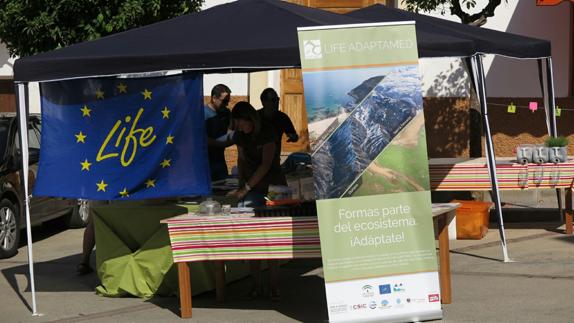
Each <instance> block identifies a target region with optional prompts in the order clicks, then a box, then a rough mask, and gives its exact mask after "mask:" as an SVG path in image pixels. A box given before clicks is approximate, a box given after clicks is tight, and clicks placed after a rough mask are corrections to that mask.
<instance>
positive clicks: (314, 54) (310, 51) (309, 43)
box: [303, 39, 323, 59]
mask: <svg viewBox="0 0 574 323" xmlns="http://www.w3.org/2000/svg"><path fill="white" fill-rule="evenodd" d="M303 50H304V56H305V59H319V58H323V52H322V50H321V40H320V39H313V40H304V41H303Z"/></svg>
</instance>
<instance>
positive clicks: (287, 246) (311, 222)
mask: <svg viewBox="0 0 574 323" xmlns="http://www.w3.org/2000/svg"><path fill="white" fill-rule="evenodd" d="M162 222H164V223H167V226H168V231H169V238H170V240H171V249H172V252H173V261H174V262H188V261H204V260H241V259H252V260H253V259H293V258H320V257H321V246H320V242H319V227H318V224H317V217H253V216H197V215H194V214H184V215H180V216H177V217H173V218H170V219H167V220H163V221H162Z"/></svg>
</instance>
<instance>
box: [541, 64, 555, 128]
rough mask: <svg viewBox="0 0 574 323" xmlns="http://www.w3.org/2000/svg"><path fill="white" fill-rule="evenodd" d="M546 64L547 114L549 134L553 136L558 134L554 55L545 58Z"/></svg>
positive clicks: (545, 94)
mask: <svg viewBox="0 0 574 323" xmlns="http://www.w3.org/2000/svg"><path fill="white" fill-rule="evenodd" d="M544 63H545V65H546V87H545V90H546V91H545V93H544V96H545V99H546V100H545V103H546V104H545V105H546V106H547V109H546V110H547V116H548V120H549V124H550V125H549V129H548V134H549V135H550V136H552V137H557V136H558V131H557V130H556V100H555V98H554V71H553V70H552V57H546V58H544Z"/></svg>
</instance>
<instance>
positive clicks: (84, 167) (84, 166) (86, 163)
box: [80, 158, 92, 171]
mask: <svg viewBox="0 0 574 323" xmlns="http://www.w3.org/2000/svg"><path fill="white" fill-rule="evenodd" d="M80 164H81V165H82V170H87V171H90V166H92V163H90V162H89V161H88V159H87V158H86V160H84V161H83V162H81V163H80Z"/></svg>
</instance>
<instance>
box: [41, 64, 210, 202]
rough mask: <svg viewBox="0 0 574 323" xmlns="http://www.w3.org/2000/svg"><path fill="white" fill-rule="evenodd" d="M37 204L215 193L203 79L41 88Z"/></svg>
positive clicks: (84, 82) (178, 77) (195, 76)
mask: <svg viewBox="0 0 574 323" xmlns="http://www.w3.org/2000/svg"><path fill="white" fill-rule="evenodd" d="M40 90H41V96H42V124H43V126H42V142H41V151H40V163H39V167H38V175H37V180H36V184H35V188H34V195H37V196H58V197H69V198H84V199H91V200H114V199H145V198H157V197H168V196H186V195H207V194H209V192H210V191H211V187H210V178H209V165H208V161H207V160H208V159H207V143H206V138H205V130H204V122H203V85H202V75H201V74H199V73H195V74H182V75H175V76H168V77H157V78H137V79H133V78H93V79H80V80H68V81H57V82H47V83H42V85H41V89H40Z"/></svg>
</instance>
